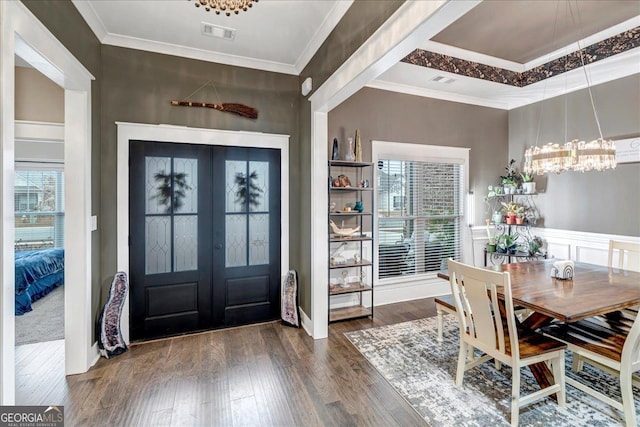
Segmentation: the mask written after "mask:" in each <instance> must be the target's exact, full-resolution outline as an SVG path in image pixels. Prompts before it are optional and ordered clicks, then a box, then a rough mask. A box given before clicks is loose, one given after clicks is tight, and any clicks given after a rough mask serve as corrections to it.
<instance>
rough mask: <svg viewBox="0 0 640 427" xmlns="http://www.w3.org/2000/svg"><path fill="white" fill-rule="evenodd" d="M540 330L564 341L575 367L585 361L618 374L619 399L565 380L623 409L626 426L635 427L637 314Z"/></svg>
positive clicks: (639, 352) (639, 360) (639, 357)
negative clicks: (575, 364)
mask: <svg viewBox="0 0 640 427" xmlns="http://www.w3.org/2000/svg"><path fill="white" fill-rule="evenodd" d="M542 330H543V332H544V333H545V334H546V335H549V336H551V337H553V338H555V339H557V340H560V341H562V342H564V343H566V344H567V346H568V348H569V350H571V352H572V353H573V358H574V359H576V358H578V357H579V358H580V361H581V362H580V366H579V369H578V370H582V368H583V363H588V364H589V365H591V366H594V367H595V368H599V369H601V370H603V371H605V372H609V373H610V374H613V375H614V376H616V377H618V380H619V382H620V394H621V397H622V402H619V401H617V400H614V399H612V398H611V397H609V396H607V395H605V394H603V393H601V392H599V391H597V390H595V389H594V388H592V387H589V386H588V385H587V384H585V383H582V382H580V381H578V380H575V379H573V378H570V377H567V379H566V382H567V384H570V385H572V386H574V387H575V388H577V389H579V390H582V391H583V392H585V393H587V394H589V395H590V396H593V397H595V398H596V399H599V400H601V401H603V402H604V403H606V404H608V405H611V406H613V407H614V408H616V409H618V410H620V411H622V413H623V414H624V419H625V422H626V425H627V426H628V427H630V426H633V427H636V426H637V417H636V410H635V405H634V400H633V389H632V386H633V385H634V383H635V385H636V386H638V387H640V381H638V380H637V378H635V377H634V375H633V373H634V372H638V371H640V316H637V313H636V314H635V315H634V314H631V313H629V312H628V311H626V310H620V311H616V312H613V313H609V314H605V315H602V316H595V317H590V318H588V319H584V320H579V321H577V322H572V323H562V322H557V323H552V324H551V325H549V326H546V327H544V328H542ZM574 368H575V366H574ZM574 370H575V369H574Z"/></svg>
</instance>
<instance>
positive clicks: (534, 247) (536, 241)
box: [529, 236, 543, 255]
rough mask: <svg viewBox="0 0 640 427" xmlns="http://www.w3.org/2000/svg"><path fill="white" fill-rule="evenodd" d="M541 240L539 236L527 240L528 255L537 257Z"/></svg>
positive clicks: (540, 247) (541, 243)
mask: <svg viewBox="0 0 640 427" xmlns="http://www.w3.org/2000/svg"><path fill="white" fill-rule="evenodd" d="M542 245H543V242H542V238H541V237H540V236H533V239H531V240H529V255H537V254H539V253H540V250H541V249H542Z"/></svg>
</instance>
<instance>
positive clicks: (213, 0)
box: [189, 0, 258, 16]
mask: <svg viewBox="0 0 640 427" xmlns="http://www.w3.org/2000/svg"><path fill="white" fill-rule="evenodd" d="M189 1H191V0H189ZM254 3H258V0H195V5H196V7H200V6H202V7H204V10H206V11H207V12H209V11H211V10H213V11H214V12H215V13H216V15H220V14H221V13H224V14H225V15H227V16H231V13H235V14H236V15H237V14H239V13H240V11H241V10H244V11H245V12H246V11H247V10H248V9H249V8H250V7H252V6H253V4H254Z"/></svg>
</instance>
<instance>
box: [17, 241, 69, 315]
mask: <svg viewBox="0 0 640 427" xmlns="http://www.w3.org/2000/svg"><path fill="white" fill-rule="evenodd" d="M15 266H16V315H18V316H19V315H22V314H24V313H27V312H29V311H31V310H33V308H32V307H31V304H32V303H33V302H34V301H37V300H39V299H40V298H42V297H44V296H45V295H47V294H48V293H49V292H51V291H52V290H54V289H55V288H57V287H59V286H62V285H63V284H64V249H42V250H37V251H18V252H16V254H15Z"/></svg>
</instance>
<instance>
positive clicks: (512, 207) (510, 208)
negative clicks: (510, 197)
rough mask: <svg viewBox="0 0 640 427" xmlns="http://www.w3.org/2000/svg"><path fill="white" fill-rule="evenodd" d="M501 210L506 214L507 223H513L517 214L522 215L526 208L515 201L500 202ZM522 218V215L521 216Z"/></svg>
mask: <svg viewBox="0 0 640 427" xmlns="http://www.w3.org/2000/svg"><path fill="white" fill-rule="evenodd" d="M500 204H501V205H502V212H504V214H505V215H506V216H507V224H515V223H516V218H517V216H518V215H524V213H525V210H526V208H525V207H524V206H523V205H521V204H520V203H516V202H508V203H505V202H500ZM523 218H524V217H523Z"/></svg>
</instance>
